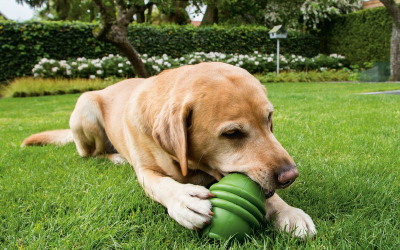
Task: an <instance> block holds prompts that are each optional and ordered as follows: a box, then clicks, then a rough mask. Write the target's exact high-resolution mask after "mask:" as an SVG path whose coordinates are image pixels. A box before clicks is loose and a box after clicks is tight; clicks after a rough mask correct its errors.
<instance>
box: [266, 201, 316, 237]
mask: <svg viewBox="0 0 400 250" xmlns="http://www.w3.org/2000/svg"><path fill="white" fill-rule="evenodd" d="M265 207H266V210H267V215H266V219H267V220H270V221H271V222H272V224H273V225H274V228H275V230H277V231H286V232H287V233H289V234H291V235H292V236H296V237H300V238H303V239H305V238H309V237H310V238H312V237H313V236H314V235H315V234H316V233H317V231H316V230H315V225H314V222H313V221H312V219H311V217H310V216H309V215H308V214H306V213H305V212H304V211H303V210H301V209H299V208H295V207H292V206H289V205H288V204H287V203H286V202H285V201H283V200H282V199H281V198H280V197H279V196H278V195H277V194H274V195H273V196H272V197H271V198H269V199H267V200H266V201H265Z"/></svg>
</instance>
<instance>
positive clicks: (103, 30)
mask: <svg viewBox="0 0 400 250" xmlns="http://www.w3.org/2000/svg"><path fill="white" fill-rule="evenodd" d="M112 2H114V1H112ZM93 3H94V4H95V6H96V7H97V8H98V9H99V12H100V14H101V19H102V22H101V25H100V26H99V27H97V28H96V29H94V30H93V36H94V37H95V38H96V39H99V40H103V41H107V42H110V43H112V44H113V45H114V46H116V47H117V48H118V49H120V50H121V52H122V53H123V54H124V55H125V56H126V57H127V58H128V60H129V61H130V62H131V65H132V67H133V69H134V71H135V73H136V74H137V75H138V76H139V77H141V78H146V77H148V76H149V75H148V73H147V70H146V67H145V66H144V64H143V62H142V59H141V58H140V56H139V53H138V52H137V51H136V49H135V48H134V47H133V46H132V44H131V43H130V42H129V40H128V37H127V32H126V30H127V28H128V25H129V23H130V22H131V21H132V19H133V15H134V14H137V13H142V12H144V11H145V9H146V8H148V6H149V5H145V6H135V5H132V6H131V7H129V8H128V7H127V6H126V3H125V1H124V0H117V7H118V19H117V17H116V14H115V8H112V9H111V8H110V7H109V6H108V7H107V6H106V5H105V4H104V2H103V1H102V0H93Z"/></svg>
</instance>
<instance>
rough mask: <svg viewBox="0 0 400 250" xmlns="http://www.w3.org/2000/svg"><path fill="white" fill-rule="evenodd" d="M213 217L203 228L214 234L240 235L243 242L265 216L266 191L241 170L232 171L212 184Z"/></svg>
mask: <svg viewBox="0 0 400 250" xmlns="http://www.w3.org/2000/svg"><path fill="white" fill-rule="evenodd" d="M210 192H211V193H212V194H214V195H215V198H211V199H210V201H211V204H212V205H213V209H212V211H213V213H214V216H213V219H212V220H211V223H210V224H209V225H208V226H206V227H205V228H204V233H205V234H206V235H208V236H209V237H211V238H214V239H218V240H227V239H229V238H234V239H237V240H238V241H239V242H243V241H244V239H245V237H246V235H251V234H252V232H253V230H257V229H259V228H260V223H261V222H262V221H263V220H264V217H265V214H266V210H265V192H264V190H263V188H261V187H260V186H259V185H258V184H257V183H255V182H254V181H252V180H251V179H250V178H249V177H247V176H245V175H242V174H229V175H227V176H225V177H224V178H222V179H221V180H220V181H219V182H218V183H215V184H214V185H212V186H211V187H210Z"/></svg>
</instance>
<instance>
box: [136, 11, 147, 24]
mask: <svg viewBox="0 0 400 250" xmlns="http://www.w3.org/2000/svg"><path fill="white" fill-rule="evenodd" d="M136 22H137V23H145V22H146V19H145V15H144V11H142V12H140V13H136Z"/></svg>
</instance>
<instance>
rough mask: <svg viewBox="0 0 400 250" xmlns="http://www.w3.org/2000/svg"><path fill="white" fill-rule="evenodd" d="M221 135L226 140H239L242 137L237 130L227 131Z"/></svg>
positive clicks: (240, 132) (241, 133) (242, 134)
mask: <svg viewBox="0 0 400 250" xmlns="http://www.w3.org/2000/svg"><path fill="white" fill-rule="evenodd" d="M222 135H223V136H224V137H226V138H228V139H240V138H243V137H244V133H243V132H242V131H240V130H239V129H233V130H228V131H226V132H225V133H223V134H222Z"/></svg>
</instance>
